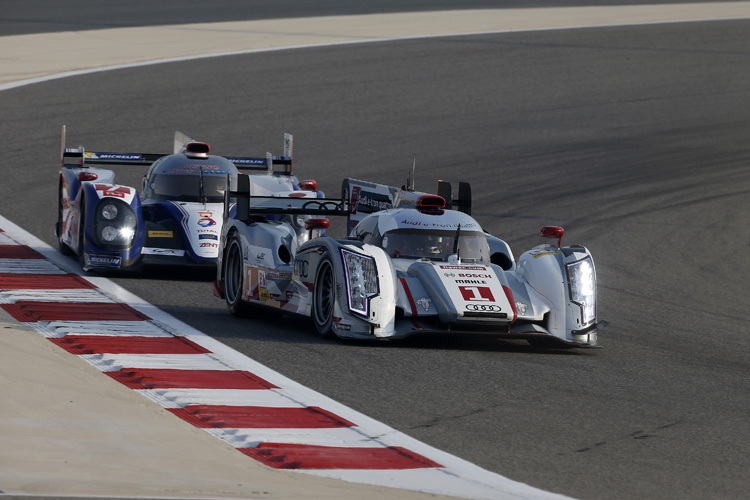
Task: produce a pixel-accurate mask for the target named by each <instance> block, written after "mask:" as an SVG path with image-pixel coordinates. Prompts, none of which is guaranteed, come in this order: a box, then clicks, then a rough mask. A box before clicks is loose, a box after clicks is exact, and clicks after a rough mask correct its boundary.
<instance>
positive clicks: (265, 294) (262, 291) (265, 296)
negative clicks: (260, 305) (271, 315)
mask: <svg viewBox="0 0 750 500" xmlns="http://www.w3.org/2000/svg"><path fill="white" fill-rule="evenodd" d="M258 293H259V294H260V300H261V302H268V299H270V298H271V296H270V294H269V293H268V288H259V289H258Z"/></svg>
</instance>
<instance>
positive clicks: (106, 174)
mask: <svg viewBox="0 0 750 500" xmlns="http://www.w3.org/2000/svg"><path fill="white" fill-rule="evenodd" d="M284 149H285V151H284V155H283V156H272V155H270V154H268V155H266V157H265V158H249V157H224V156H216V155H211V154H209V153H210V147H209V145H208V144H206V143H202V142H196V141H193V140H192V139H190V138H189V137H187V136H185V135H184V134H182V133H180V132H177V133H175V142H174V154H171V155H170V154H166V155H165V154H147V153H106V152H90V151H85V150H84V148H83V146H81V147H79V148H75V149H68V148H66V147H65V127H64V126H63V134H62V162H61V164H62V165H61V169H60V182H59V198H58V219H57V223H56V225H55V233H56V235H57V237H58V240H59V245H60V250H61V251H62V252H63V253H66V254H69V255H76V256H77V257H78V259H79V261H80V263H81V267H82V268H83V269H84V270H85V271H90V270H95V271H113V270H122V271H131V270H137V269H141V268H142V266H144V265H165V266H180V265H189V266H199V267H201V266H208V267H210V266H215V265H216V259H217V255H218V252H219V235H220V233H221V225H222V212H223V210H224V189H225V186H226V185H227V184H229V185H230V186H234V185H235V184H236V182H237V176H238V174H239V172H240V171H243V172H245V171H250V172H252V175H251V177H253V178H254V179H256V180H255V181H254V184H255V185H256V186H258V188H262V189H263V190H264V191H263V192H264V193H265V194H271V193H275V192H278V191H295V190H297V191H299V189H300V183H299V182H298V181H297V179H296V177H294V176H292V175H291V167H292V159H291V149H292V137H291V135H289V134H286V136H285V146H284ZM110 165H139V166H145V165H148V168H147V170H146V173H145V175H144V177H143V185H142V190H141V192H140V193H139V192H138V191H137V190H136V189H135V188H133V187H129V186H123V185H119V184H116V182H115V173H114V172H113V171H112V170H109V169H106V168H102V167H101V166H110ZM278 165H281V169H280V171H274V167H276V166H278ZM227 179H229V180H228V181H227Z"/></svg>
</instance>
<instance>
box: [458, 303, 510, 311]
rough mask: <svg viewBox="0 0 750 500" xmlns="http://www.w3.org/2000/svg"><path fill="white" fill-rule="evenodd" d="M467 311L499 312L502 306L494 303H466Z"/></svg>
mask: <svg viewBox="0 0 750 500" xmlns="http://www.w3.org/2000/svg"><path fill="white" fill-rule="evenodd" d="M466 310H467V311H480V312H500V311H502V310H503V308H502V307H500V306H498V305H495V304H466Z"/></svg>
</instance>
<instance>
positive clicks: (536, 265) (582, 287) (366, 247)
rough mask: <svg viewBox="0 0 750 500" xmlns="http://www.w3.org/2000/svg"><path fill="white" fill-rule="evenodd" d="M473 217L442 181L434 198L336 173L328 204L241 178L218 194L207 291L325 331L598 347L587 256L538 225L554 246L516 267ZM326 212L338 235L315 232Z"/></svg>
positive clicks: (233, 307)
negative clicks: (272, 192) (344, 229)
mask: <svg viewBox="0 0 750 500" xmlns="http://www.w3.org/2000/svg"><path fill="white" fill-rule="evenodd" d="M232 197H233V198H232ZM230 198H231V199H234V200H236V202H237V211H236V215H235V216H234V217H229V216H228V215H229V214H228V209H229V206H230ZM470 212H471V189H470V186H469V185H468V184H466V183H460V185H459V189H458V196H457V197H456V198H455V199H453V197H452V192H451V187H450V184H448V183H445V182H441V183H439V186H438V195H431V194H427V193H420V192H416V191H414V190H413V189H410V187H409V184H407V186H406V187H405V188H402V189H397V188H394V187H389V186H384V185H380V184H374V183H370V182H364V181H359V180H355V179H345V180H344V181H343V185H342V194H341V198H340V199H337V198H325V197H312V196H310V193H306V194H305V195H300V197H298V198H289V197H280V196H275V197H269V196H262V195H261V196H256V194H255V192H253V190H252V188H251V186H249V185H248V183H247V182H242V179H240V182H238V189H237V190H236V191H231V192H230V193H227V196H226V201H225V221H224V225H223V227H222V232H221V237H220V249H219V260H218V265H217V279H216V282H215V284H214V293H215V294H216V295H217V296H219V297H220V298H223V299H225V301H226V304H227V306H228V308H229V310H230V311H231V312H232V313H233V314H235V315H245V314H248V313H250V314H252V313H253V311H256V312H257V310H258V308H257V306H266V307H272V308H276V309H279V310H281V311H284V312H288V313H294V314H301V315H305V316H309V317H311V318H312V322H313V324H314V326H315V328H316V330H317V331H318V332H319V333H320V334H322V335H325V336H328V335H335V336H338V337H342V338H351V339H394V338H401V337H406V336H409V335H412V334H429V333H436V332H466V333H488V334H493V335H496V336H498V337H503V338H511V339H525V340H528V341H529V343H531V344H532V345H540V346H558V347H596V346H598V343H597V331H598V329H599V324H598V323H597V313H596V271H595V267H594V260H593V258H592V256H591V254H590V253H589V251H588V250H587V249H586V248H585V247H583V246H577V245H571V246H562V245H561V240H562V236H563V234H564V230H563V229H562V228H559V227H544V228H542V232H541V235H542V236H543V237H546V238H554V240H555V242H554V244H544V245H540V246H537V247H534V248H532V249H531V250H529V251H527V252H525V253H523V254H522V255H521V256H520V258H519V259H518V261H517V262H516V261H515V259H514V257H513V253H512V252H511V249H510V247H509V246H508V245H507V244H506V243H505V242H504V241H503V240H501V239H499V238H496V237H494V236H491V235H489V234H487V233H485V232H484V231H483V230H482V228H481V227H480V225H479V223H478V222H477V221H476V220H474V219H473V218H472V217H471V215H470ZM330 216H341V217H347V222H348V228H349V229H350V232H349V235H348V237H347V238H345V239H334V238H331V237H328V236H325V235H324V234H323V231H325V228H327V227H329V217H330ZM249 307H250V309H249Z"/></svg>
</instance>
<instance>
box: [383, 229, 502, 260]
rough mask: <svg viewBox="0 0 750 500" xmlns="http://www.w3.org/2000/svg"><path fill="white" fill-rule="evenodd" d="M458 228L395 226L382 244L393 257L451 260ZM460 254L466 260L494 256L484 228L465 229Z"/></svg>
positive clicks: (459, 249) (460, 242) (386, 234)
mask: <svg viewBox="0 0 750 500" xmlns="http://www.w3.org/2000/svg"><path fill="white" fill-rule="evenodd" d="M455 237H456V231H455V230H453V231H451V230H449V231H425V230H424V229H422V230H414V229H394V230H393V231H388V232H387V233H385V234H384V235H383V241H382V247H383V249H384V250H385V251H386V252H388V255H390V256H391V257H401V258H409V259H421V258H427V259H431V260H447V259H448V256H450V255H451V254H453V253H454V251H453V247H454V244H455ZM458 255H459V257H460V258H461V261H463V262H467V261H468V262H478V261H489V260H490V257H489V256H490V247H489V245H488V244H487V238H486V237H485V235H484V233H482V232H481V231H461V232H460V236H459V238H458Z"/></svg>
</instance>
